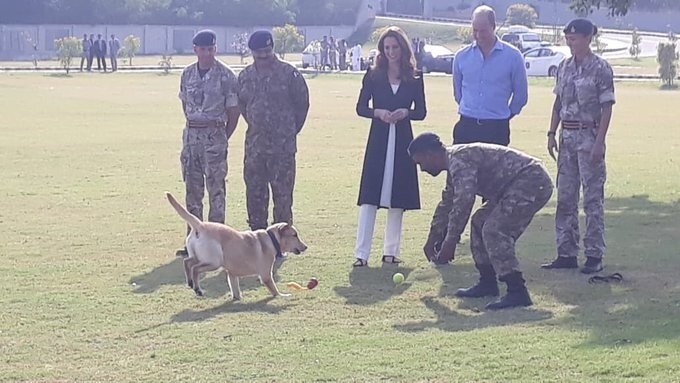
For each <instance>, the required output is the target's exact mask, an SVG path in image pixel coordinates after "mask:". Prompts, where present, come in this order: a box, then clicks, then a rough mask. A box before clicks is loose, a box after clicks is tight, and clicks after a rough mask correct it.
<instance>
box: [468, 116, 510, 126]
mask: <svg viewBox="0 0 680 383" xmlns="http://www.w3.org/2000/svg"><path fill="white" fill-rule="evenodd" d="M460 120H461V121H468V122H474V123H476V124H477V125H486V124H499V123H504V122H508V120H509V119H508V118H503V119H482V118H472V117H466V116H463V115H462V114H461V115H460Z"/></svg>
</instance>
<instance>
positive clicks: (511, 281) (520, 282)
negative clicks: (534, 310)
mask: <svg viewBox="0 0 680 383" xmlns="http://www.w3.org/2000/svg"><path fill="white" fill-rule="evenodd" d="M499 279H500V280H501V281H503V282H505V283H506V284H507V285H508V292H507V294H505V295H504V296H502V297H501V298H500V299H499V300H497V301H495V302H491V303H489V304H488V305H486V308H487V310H501V309H508V308H512V307H526V306H531V305H533V304H534V303H533V302H532V301H531V297H530V296H529V291H528V290H527V288H526V286H525V285H524V278H522V273H520V272H519V271H515V272H512V273H510V274H507V275H504V276H502V277H500V278H499Z"/></svg>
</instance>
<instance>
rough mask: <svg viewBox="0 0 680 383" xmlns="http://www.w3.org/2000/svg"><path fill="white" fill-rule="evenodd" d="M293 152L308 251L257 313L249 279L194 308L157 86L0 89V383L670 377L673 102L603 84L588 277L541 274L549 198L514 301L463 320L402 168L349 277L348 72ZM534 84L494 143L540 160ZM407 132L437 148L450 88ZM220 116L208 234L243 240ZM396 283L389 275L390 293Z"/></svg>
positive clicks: (678, 360) (452, 112)
mask: <svg viewBox="0 0 680 383" xmlns="http://www.w3.org/2000/svg"><path fill="white" fill-rule="evenodd" d="M308 81H309V85H310V88H311V99H312V107H311V110H310V115H309V119H308V122H307V124H306V126H305V128H304V130H303V132H302V134H301V136H300V139H299V154H298V177H297V185H296V195H295V196H296V200H295V206H294V210H295V214H296V225H297V226H298V228H299V230H300V232H301V236H302V237H303V239H305V240H306V242H307V244H308V245H309V246H310V249H309V251H308V253H306V254H305V255H302V256H292V257H291V258H290V259H289V260H288V261H286V262H285V263H283V264H282V265H281V267H280V269H278V272H277V275H278V280H279V287H280V288H281V289H283V290H287V289H286V287H285V284H284V283H285V282H288V281H296V282H298V283H303V282H305V281H306V280H308V279H309V278H310V277H312V276H316V277H317V278H319V280H320V285H319V287H318V288H317V289H315V290H313V291H309V292H304V293H298V294H295V295H293V296H292V297H290V298H287V299H281V298H277V299H274V300H269V299H268V295H267V292H266V289H265V288H264V287H262V286H260V285H259V283H258V282H257V281H255V280H254V279H246V280H245V281H244V282H242V287H243V289H244V300H243V301H242V302H239V303H232V302H230V300H229V294H228V289H227V287H226V282H225V280H224V277H223V275H221V274H218V273H212V274H209V275H207V276H206V277H205V279H204V283H203V287H204V290H205V292H206V297H205V298H196V297H195V296H194V295H193V294H192V292H191V290H190V289H188V288H187V287H185V286H184V282H183V272H182V270H181V265H180V261H179V260H177V259H175V258H174V257H173V255H172V254H173V251H174V249H175V248H176V247H178V246H179V245H180V244H181V243H182V234H183V230H184V225H183V222H182V221H181V219H180V218H179V217H178V216H177V215H176V214H175V212H174V211H173V210H172V209H171V207H170V206H169V204H168V203H167V201H166V200H165V199H164V196H163V192H164V191H166V190H169V191H171V192H173V193H174V194H175V195H176V196H178V197H182V196H183V195H184V193H183V185H182V182H181V177H180V170H179V160H178V156H179V150H180V145H181V130H182V124H183V122H182V113H181V110H180V105H179V100H178V99H177V96H176V95H177V88H178V83H179V77H178V75H177V74H171V75H167V76H164V75H157V74H140V73H137V74H120V75H110V76H99V77H96V79H95V78H94V77H92V76H89V75H81V76H72V77H64V76H50V75H41V74H2V75H0V88H1V89H2V90H3V91H2V92H1V93H0V105H3V112H2V119H0V134H1V136H2V139H1V140H0V163H2V164H3V166H2V167H0V179H2V183H1V184H0V197H2V198H1V199H0V227H1V228H2V231H1V233H2V234H0V254H2V261H3V262H2V263H0V273H2V276H3V278H2V279H0V290H2V291H3V294H2V295H1V296H0V307H2V310H0V381H3V382H16V381H30V382H84V381H87V382H92V381H106V382H140V381H144V382H166V381H188V380H195V381H198V382H210V381H215V382H234V381H244V382H253V381H304V382H311V381H379V380H388V381H438V382H453V381H460V382H470V381H485V382H509V381H516V382H538V381H552V382H577V381H578V382H580V381H593V382H596V381H597V382H619V381H625V382H631V381H635V382H638V381H639V382H671V381H677V380H678V376H680V367H678V366H679V365H680V351H679V350H680V321H679V320H678V317H679V315H680V283H679V282H678V272H679V271H680V255H679V254H678V249H679V248H680V246H679V245H680V239H679V238H680V229H679V228H680V202H679V200H680V181H678V178H677V175H678V174H680V162H679V161H678V159H677V156H676V155H675V154H676V153H678V152H680V151H679V149H680V148H679V146H680V131H679V130H678V129H677V105H680V92H677V91H667V92H664V91H659V90H658V89H656V87H655V86H654V85H647V84H617V98H618V103H617V104H616V106H615V111H614V120H613V124H612V128H611V134H610V136H609V139H608V150H609V152H608V164H609V180H608V183H607V188H606V198H607V207H606V208H607V240H608V245H609V248H608V257H607V260H606V264H607V269H606V270H607V271H608V272H615V271H618V272H621V273H622V274H623V275H624V277H625V281H624V282H623V283H622V284H613V285H589V284H588V283H587V282H586V278H585V277H584V276H582V275H580V274H578V273H577V272H547V271H542V270H541V269H539V267H538V266H539V264H540V263H541V262H543V261H546V260H549V259H551V258H552V257H553V255H554V251H555V250H554V245H553V236H554V234H553V214H554V198H553V201H551V202H550V203H549V205H548V206H547V207H546V208H545V209H544V210H542V211H541V212H540V213H539V215H538V216H537V217H536V219H535V221H534V222H533V223H532V225H531V226H530V228H529V229H528V230H527V232H526V233H525V235H524V236H523V237H522V238H521V240H520V241H519V242H518V254H519V257H520V261H521V264H522V267H523V269H524V271H525V275H526V278H527V281H528V287H529V289H530V291H531V293H532V296H533V298H534V301H535V306H533V307H531V308H528V309H516V310H509V311H503V312H484V311H483V307H484V305H485V304H486V302H487V300H485V299H477V300H461V299H458V298H456V297H454V296H453V295H452V293H453V292H454V291H455V289H457V288H458V287H461V286H467V285H469V284H471V283H473V282H474V281H475V279H476V275H475V270H474V268H473V266H472V261H471V258H470V252H469V248H468V245H469V244H468V239H467V237H464V238H463V244H462V245H461V246H460V247H459V249H458V251H457V260H456V262H455V264H454V265H453V266H451V267H447V268H442V269H433V268H431V267H430V266H428V265H426V264H425V261H424V257H423V256H422V254H421V250H420V249H421V247H422V244H423V242H424V240H425V237H426V234H427V229H428V224H429V220H430V217H431V214H432V211H433V209H434V207H435V205H436V203H437V202H438V198H439V196H440V188H441V186H442V184H443V179H442V178H441V177H440V178H439V179H433V178H431V177H429V176H422V177H421V178H420V182H421V196H422V205H423V210H420V211H414V212H409V213H407V214H406V216H405V223H404V234H403V248H402V251H403V259H404V261H405V263H404V264H403V265H402V266H401V267H399V268H396V267H384V268H383V267H381V266H380V262H379V259H380V255H381V254H380V249H381V245H382V228H383V224H384V212H381V214H379V220H378V224H377V225H376V240H375V242H374V253H373V257H372V258H371V267H370V268H368V269H364V270H352V268H351V267H350V264H351V262H352V260H353V259H352V249H353V246H354V235H355V227H356V226H355V225H356V218H357V208H356V206H355V202H356V196H357V189H358V182H359V172H360V168H361V162H362V156H363V149H364V146H365V141H366V137H367V132H368V124H369V121H367V120H365V119H362V118H359V117H357V116H356V115H355V113H354V104H355V102H356V97H357V94H358V90H359V86H360V77H359V76H334V75H328V76H323V75H321V76H317V77H313V78H309V79H308ZM549 84H550V82H549V81H543V80H542V81H534V80H532V81H531V89H530V103H529V105H528V106H527V107H526V109H525V110H524V111H523V113H522V114H521V115H520V116H519V117H517V118H516V119H515V120H513V128H512V140H513V142H512V144H513V146H515V147H517V148H520V149H523V150H525V151H527V152H529V153H532V154H534V155H537V156H539V157H541V158H542V159H544V160H546V163H547V166H548V168H549V170H550V172H551V173H552V174H553V175H554V174H555V164H554V163H553V162H552V161H551V160H548V158H547V154H546V153H545V140H546V137H545V131H546V129H547V126H548V116H549V110H550V106H551V104H552V96H551V93H550V85H549ZM426 90H427V100H428V113H429V114H428V117H427V119H426V121H425V122H421V123H420V122H419V123H416V124H415V131H416V133H418V132H422V131H425V130H433V131H435V132H438V133H440V134H442V135H443V136H444V137H450V133H451V127H452V125H453V123H454V120H455V118H456V117H455V116H456V108H455V104H454V103H453V101H452V96H451V85H450V79H448V78H442V77H429V78H427V81H426ZM244 130H245V126H244V125H243V124H242V123H241V125H240V126H239V128H238V131H237V133H236V135H235V136H234V137H233V139H232V141H231V148H230V153H229V176H228V185H229V186H228V187H229V189H228V209H229V210H228V221H229V223H230V224H231V225H233V226H234V227H236V228H239V229H244V228H245V227H246V224H245V221H246V219H245V201H244V185H243V181H242V158H243V133H244ZM397 270H399V271H400V272H402V273H404V274H405V275H406V282H405V283H404V284H403V285H400V286H396V287H395V286H394V285H393V283H392V282H391V279H392V274H393V273H394V272H396V271H397Z"/></svg>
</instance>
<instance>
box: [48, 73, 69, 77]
mask: <svg viewBox="0 0 680 383" xmlns="http://www.w3.org/2000/svg"><path fill="white" fill-rule="evenodd" d="M45 77H55V78H71V77H73V75H72V74H71V73H66V72H64V73H48V74H45Z"/></svg>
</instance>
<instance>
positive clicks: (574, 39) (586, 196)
mask: <svg viewBox="0 0 680 383" xmlns="http://www.w3.org/2000/svg"><path fill="white" fill-rule="evenodd" d="M564 33H565V37H566V40H567V44H568V45H569V47H570V48H571V52H572V57H570V58H568V59H566V60H564V61H562V63H560V66H559V68H558V70H557V80H556V84H555V89H554V92H555V95H556V98H555V103H554V106H553V111H552V119H551V123H550V130H549V131H548V152H549V153H550V155H551V156H552V157H553V158H555V155H554V151H556V150H557V149H558V144H557V141H556V139H555V134H556V131H557V128H558V126H559V125H560V122H561V123H562V129H561V131H560V143H559V154H558V158H557V173H558V174H557V211H556V217H555V227H556V239H557V258H556V259H555V260H554V261H553V262H551V263H547V264H544V265H542V266H541V267H543V268H545V269H573V268H577V267H578V263H577V256H578V252H579V222H578V201H579V191H580V190H579V189H580V188H581V185H583V210H584V211H585V213H586V230H585V235H584V238H583V244H584V247H585V251H584V253H585V256H586V262H585V264H584V266H583V268H582V269H581V272H583V273H585V274H591V273H596V272H599V271H601V270H602V268H603V266H602V258H603V256H604V254H605V248H606V247H605V241H604V183H605V179H606V176H607V171H606V166H605V160H604V153H605V137H606V135H607V130H608V129H609V122H610V120H611V116H612V106H613V104H614V103H615V101H616V100H615V97H614V80H613V73H612V68H611V67H610V66H609V64H608V63H607V62H606V61H605V60H604V59H602V58H601V57H598V56H596V55H594V54H593V53H592V52H591V50H590V42H591V40H592V38H593V35H594V34H596V33H597V28H596V27H595V26H594V25H593V24H592V23H591V22H590V21H588V20H586V19H575V20H573V21H571V22H570V23H569V24H568V25H567V27H566V28H565V29H564Z"/></svg>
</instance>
